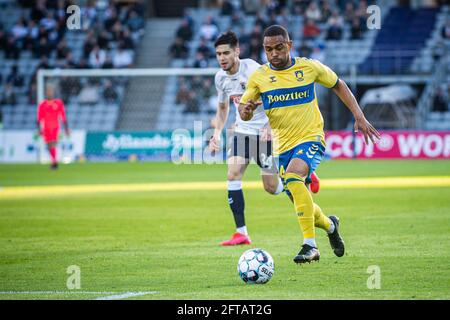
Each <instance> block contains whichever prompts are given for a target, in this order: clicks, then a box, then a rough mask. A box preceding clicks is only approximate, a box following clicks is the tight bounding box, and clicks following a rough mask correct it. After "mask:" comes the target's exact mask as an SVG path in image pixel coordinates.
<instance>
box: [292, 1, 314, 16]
mask: <svg viewBox="0 0 450 320" xmlns="http://www.w3.org/2000/svg"><path fill="white" fill-rule="evenodd" d="M310 3H311V1H310V0H292V9H291V12H292V14H295V15H303V14H304V13H305V12H306V9H307V8H308V6H309V4H310Z"/></svg>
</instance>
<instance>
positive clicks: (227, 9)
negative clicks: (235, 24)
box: [220, 0, 235, 16]
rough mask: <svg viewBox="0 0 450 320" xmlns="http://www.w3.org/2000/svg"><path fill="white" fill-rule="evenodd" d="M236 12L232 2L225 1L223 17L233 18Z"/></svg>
mask: <svg viewBox="0 0 450 320" xmlns="http://www.w3.org/2000/svg"><path fill="white" fill-rule="evenodd" d="M234 12H235V8H234V6H233V3H232V1H231V0H223V1H222V8H221V10H220V14H221V15H222V16H231V15H232V14H233V13H234Z"/></svg>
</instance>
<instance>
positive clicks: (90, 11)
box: [81, 1, 97, 30]
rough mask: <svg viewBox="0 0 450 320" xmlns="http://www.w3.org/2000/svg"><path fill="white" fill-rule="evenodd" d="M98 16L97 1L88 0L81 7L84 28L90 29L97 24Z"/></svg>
mask: <svg viewBox="0 0 450 320" xmlns="http://www.w3.org/2000/svg"><path fill="white" fill-rule="evenodd" d="M96 18H97V9H96V8H95V2H93V1H87V4H85V5H84V6H82V7H81V24H82V28H83V30H89V29H90V28H92V27H93V26H94V24H95V19H96Z"/></svg>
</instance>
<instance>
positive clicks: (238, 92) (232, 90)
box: [215, 59, 269, 134]
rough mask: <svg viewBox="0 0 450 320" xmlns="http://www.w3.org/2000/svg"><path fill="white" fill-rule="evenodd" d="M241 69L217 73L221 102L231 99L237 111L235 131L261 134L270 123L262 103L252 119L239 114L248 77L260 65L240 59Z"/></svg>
mask: <svg viewBox="0 0 450 320" xmlns="http://www.w3.org/2000/svg"><path fill="white" fill-rule="evenodd" d="M239 62H240V63H239V71H238V72H236V73H235V74H232V75H229V74H227V72H226V71H224V70H220V71H218V72H217V73H216V78H215V83H216V90H217V92H218V101H219V103H225V102H227V101H229V100H230V99H231V101H232V102H233V105H234V107H235V112H236V129H235V132H239V133H244V134H259V131H260V130H261V129H262V128H263V127H265V126H266V125H268V122H269V119H268V118H267V116H266V113H265V112H264V109H263V106H262V105H260V106H258V108H256V110H255V111H254V112H253V118H252V119H251V120H250V121H243V120H242V119H241V117H240V115H239V111H238V106H239V101H240V100H241V96H242V94H243V93H244V92H245V88H246V87H247V81H248V78H250V75H251V74H252V73H253V72H254V71H256V70H257V69H258V68H259V67H260V65H259V64H258V63H257V62H256V61H254V60H252V59H242V60H239Z"/></svg>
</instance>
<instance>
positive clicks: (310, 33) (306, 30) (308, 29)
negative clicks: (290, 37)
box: [303, 19, 320, 40]
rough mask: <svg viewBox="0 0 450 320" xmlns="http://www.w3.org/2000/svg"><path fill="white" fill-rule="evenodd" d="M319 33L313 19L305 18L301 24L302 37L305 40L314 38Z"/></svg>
mask: <svg viewBox="0 0 450 320" xmlns="http://www.w3.org/2000/svg"><path fill="white" fill-rule="evenodd" d="M318 35H320V28H319V27H318V26H317V25H316V24H315V23H314V21H313V20H311V19H307V20H306V23H305V25H304V26H303V37H304V39H305V40H314V39H315V38H316V37H317V36H318Z"/></svg>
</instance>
